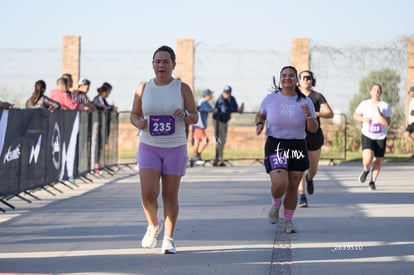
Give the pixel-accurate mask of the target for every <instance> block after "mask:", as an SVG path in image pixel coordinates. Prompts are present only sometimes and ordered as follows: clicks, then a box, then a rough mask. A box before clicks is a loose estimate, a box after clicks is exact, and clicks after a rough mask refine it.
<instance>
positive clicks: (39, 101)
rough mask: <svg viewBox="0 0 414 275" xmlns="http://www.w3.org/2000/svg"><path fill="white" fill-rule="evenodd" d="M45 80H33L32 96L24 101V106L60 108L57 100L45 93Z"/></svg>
mask: <svg viewBox="0 0 414 275" xmlns="http://www.w3.org/2000/svg"><path fill="white" fill-rule="evenodd" d="M45 91H46V82H44V81H43V80H38V81H36V82H35V85H34V91H33V93H32V96H31V97H30V98H29V99H28V100H27V101H26V104H25V105H26V108H44V109H49V110H58V109H60V104H59V102H56V101H54V100H52V99H50V98H48V97H47V96H46V95H45Z"/></svg>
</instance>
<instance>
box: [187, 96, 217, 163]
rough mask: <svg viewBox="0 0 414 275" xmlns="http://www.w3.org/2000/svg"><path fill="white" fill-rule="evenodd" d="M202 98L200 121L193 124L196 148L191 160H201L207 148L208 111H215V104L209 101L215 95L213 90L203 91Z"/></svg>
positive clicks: (198, 108)
mask: <svg viewBox="0 0 414 275" xmlns="http://www.w3.org/2000/svg"><path fill="white" fill-rule="evenodd" d="M201 95H202V98H201V99H200V100H199V102H198V106H197V110H198V114H199V118H198V123H197V124H194V125H193V140H194V149H193V153H194V155H193V157H192V159H191V161H193V162H194V161H197V160H201V154H202V153H203V151H204V149H205V148H206V146H207V144H208V142H209V139H208V137H207V134H206V129H207V121H208V113H210V112H212V111H213V106H211V104H210V103H209V101H210V100H211V98H212V97H213V92H212V91H211V90H210V89H206V90H204V91H203V92H202V94H201Z"/></svg>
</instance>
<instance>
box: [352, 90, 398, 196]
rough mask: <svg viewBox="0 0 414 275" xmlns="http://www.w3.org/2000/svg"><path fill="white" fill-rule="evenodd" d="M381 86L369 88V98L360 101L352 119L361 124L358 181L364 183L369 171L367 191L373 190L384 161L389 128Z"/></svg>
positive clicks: (389, 115) (389, 113)
mask: <svg viewBox="0 0 414 275" xmlns="http://www.w3.org/2000/svg"><path fill="white" fill-rule="evenodd" d="M381 94H382V88H381V85H379V84H377V83H375V84H373V85H372V87H371V91H370V95H371V98H370V99H367V100H364V101H362V102H361V103H360V104H359V105H358V107H357V108H356V110H355V112H354V115H353V117H354V119H355V120H357V121H360V122H362V128H361V132H362V138H361V144H362V166H363V171H362V172H361V174H360V176H359V181H360V182H361V183H364V182H365V180H366V178H367V176H368V174H369V173H370V171H371V166H372V173H371V180H370V182H369V189H370V190H375V189H376V187H375V180H376V179H377V177H378V175H379V172H380V170H381V166H382V162H383V159H384V154H385V149H386V143H387V133H388V127H389V126H390V118H391V109H390V106H389V105H388V103H386V102H384V101H381V100H380V96H381Z"/></svg>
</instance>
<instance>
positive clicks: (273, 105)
mask: <svg viewBox="0 0 414 275" xmlns="http://www.w3.org/2000/svg"><path fill="white" fill-rule="evenodd" d="M297 82H298V74H297V71H296V69H295V68H294V67H292V66H286V67H284V68H282V70H281V71H280V84H281V87H280V88H279V87H278V86H277V85H276V81H275V80H274V81H273V85H274V92H273V93H270V94H268V95H267V96H266V97H265V98H264V99H263V100H262V102H261V104H260V108H259V111H258V112H257V114H256V118H255V122H256V134H257V135H260V133H261V132H262V131H263V129H264V123H265V122H266V136H267V140H266V144H265V156H266V158H265V167H266V172H267V173H268V174H269V176H270V181H271V188H270V189H271V195H272V207H271V208H270V211H269V213H268V218H269V221H270V223H272V224H275V223H277V222H278V220H279V209H280V207H281V205H282V200H283V206H284V210H283V213H284V216H283V218H284V223H283V230H284V231H285V232H286V233H293V232H297V229H296V227H295V226H294V224H293V222H292V218H293V215H294V213H295V210H296V206H297V203H298V185H299V182H300V179H301V178H302V177H303V174H304V171H306V169H308V168H309V159H308V152H307V149H306V141H305V138H306V132H305V129H307V130H309V131H310V132H316V130H317V129H318V122H317V120H316V114H315V109H314V107H313V103H312V101H311V100H310V99H309V98H307V97H306V96H305V95H304V94H302V93H301V91H300V90H299V88H298V86H297Z"/></svg>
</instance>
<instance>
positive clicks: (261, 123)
mask: <svg viewBox="0 0 414 275" xmlns="http://www.w3.org/2000/svg"><path fill="white" fill-rule="evenodd" d="M259 125H264V123H263V121H259V122H257V123H256V127H257V126H259Z"/></svg>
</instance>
